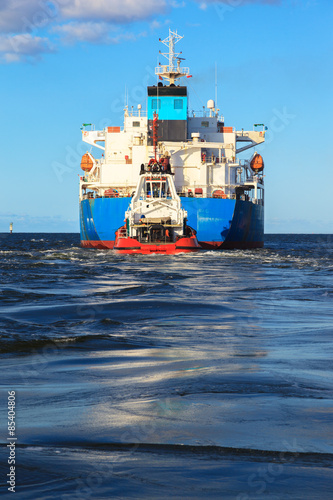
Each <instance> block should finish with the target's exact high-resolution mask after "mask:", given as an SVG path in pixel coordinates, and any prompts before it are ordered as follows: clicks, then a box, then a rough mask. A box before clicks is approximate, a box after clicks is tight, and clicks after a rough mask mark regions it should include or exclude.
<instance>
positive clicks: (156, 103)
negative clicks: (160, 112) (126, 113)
mask: <svg viewBox="0 0 333 500" xmlns="http://www.w3.org/2000/svg"><path fill="white" fill-rule="evenodd" d="M151 108H152V109H161V99H152V100H151Z"/></svg>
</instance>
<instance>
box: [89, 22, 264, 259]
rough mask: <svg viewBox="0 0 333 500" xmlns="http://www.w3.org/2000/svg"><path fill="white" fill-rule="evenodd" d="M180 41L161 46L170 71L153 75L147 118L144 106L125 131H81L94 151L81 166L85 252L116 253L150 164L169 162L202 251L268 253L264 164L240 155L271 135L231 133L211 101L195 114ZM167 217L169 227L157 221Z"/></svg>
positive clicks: (132, 113) (255, 156) (259, 129)
mask: <svg viewBox="0 0 333 500" xmlns="http://www.w3.org/2000/svg"><path fill="white" fill-rule="evenodd" d="M182 38H183V37H182V36H180V35H178V33H177V32H175V31H171V30H169V36H168V37H167V38H165V39H164V40H161V39H160V42H161V43H162V44H164V45H166V46H167V48H168V51H167V52H166V53H163V54H162V55H163V56H165V57H166V58H167V61H166V62H167V63H166V64H161V63H160V64H159V66H158V67H157V68H155V74H156V83H155V85H151V86H148V87H147V100H146V102H145V103H144V107H145V108H146V109H145V110H143V106H142V105H141V104H139V105H138V106H137V109H136V110H134V109H133V106H132V107H131V108H129V107H128V106H125V109H124V122H123V126H122V127H120V126H116V125H110V126H108V127H106V128H104V129H103V130H95V128H94V126H93V125H91V124H89V125H87V124H84V125H83V127H82V140H83V141H84V142H85V143H87V144H88V145H89V146H90V147H91V149H90V151H87V153H86V154H84V155H83V157H82V161H81V168H82V170H83V172H84V173H83V175H81V176H80V235H81V245H82V246H83V247H86V248H100V249H103V248H104V249H113V248H114V247H115V242H116V238H117V236H118V237H119V234H120V233H119V229H120V228H122V227H124V225H125V227H126V224H127V222H126V221H127V220H128V214H129V213H130V210H131V204H132V206H133V203H132V201H133V199H138V196H137V195H138V193H137V189H138V186H139V180H140V176H142V175H143V171H144V170H145V168H146V166H147V165H150V164H151V163H152V162H158V163H160V164H165V163H166V162H167V164H168V169H169V173H168V175H169V176H170V175H172V183H173V184H174V187H175V192H176V196H177V199H179V200H180V206H179V208H178V211H179V213H180V212H181V210H183V211H184V212H186V224H187V225H188V226H189V228H191V231H193V235H194V234H195V238H196V240H197V242H198V245H199V247H200V248H201V249H210V250H213V249H214V250H215V249H248V248H260V247H263V245H264V175H263V170H264V162H263V158H262V156H261V155H260V154H259V153H258V152H257V151H254V152H253V153H252V154H251V156H250V157H249V158H248V159H238V155H239V153H242V152H243V151H246V150H248V149H251V148H254V149H255V148H256V147H257V146H258V145H259V144H262V143H263V142H264V141H265V131H266V127H265V126H264V125H263V124H255V125H254V126H253V130H249V131H245V130H243V129H242V130H236V129H235V128H234V127H232V126H226V125H225V121H224V117H223V116H222V115H221V114H220V113H219V109H217V108H216V104H215V102H214V100H213V99H209V100H208V102H207V106H204V107H203V109H201V110H200V111H195V110H191V109H190V106H189V100H188V98H189V96H188V88H187V86H186V85H184V84H181V83H180V81H184V80H185V81H187V80H186V79H187V78H190V77H191V76H192V75H191V74H190V70H189V68H188V67H182V66H181V61H182V60H183V58H181V57H180V53H177V52H176V50H175V46H176V44H177V43H178V42H179V41H180V40H181V39H182ZM93 147H94V148H96V150H102V155H101V157H100V158H95V156H97V155H95V156H94V155H93V154H92V148H93ZM141 199H142V197H141ZM146 201H147V200H146ZM126 214H127V215H126ZM154 215H156V214H154V213H153V212H151V213H149V214H148V218H149V217H150V218H151V219H154V218H156V217H154ZM163 217H164V220H166V219H165V217H167V216H163V214H162V213H159V218H160V219H161V218H162V219H163ZM177 217H179V214H178V215H177ZM140 234H141V233H140ZM127 236H129V229H128V233H127ZM138 239H139V238H137V240H138ZM139 246H140V245H139ZM139 253H140V252H139Z"/></svg>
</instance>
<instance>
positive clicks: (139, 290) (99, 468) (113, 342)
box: [0, 233, 333, 500]
mask: <svg viewBox="0 0 333 500" xmlns="http://www.w3.org/2000/svg"><path fill="white" fill-rule="evenodd" d="M79 243H80V242H79V236H78V235H76V234H27V233H25V234H12V235H9V234H8V235H6V234H2V235H0V259H1V287H0V313H1V314H0V336H1V337H0V350H1V387H2V391H1V394H2V397H1V407H0V428H1V447H0V471H1V484H0V495H1V496H2V497H4V498H5V497H6V496H7V495H8V498H15V499H17V500H21V499H22V500H23V499H24V500H25V499H27V500H29V499H31V500H35V499H45V500H46V499H61V500H65V499H110V498H112V499H127V498H130V499H133V498H137V499H149V498H158V499H167V498H173V499H201V498H203V499H206V498H213V499H236V500H252V499H256V500H258V499H271V500H277V499H292V500H295V499H300V500H304V499H318V500H319V499H320V500H322V499H328V498H332V465H333V455H332V452H333V449H332V409H333V402H332V385H333V384H332V371H333V370H332V368H333V364H332V354H333V350H332V346H333V342H332V330H333V307H332V301H333V237H332V236H330V235H268V236H266V241H265V248H264V249H258V250H248V251H245V250H234V251H215V252H213V251H203V252H200V253H193V254H180V255H176V256H166V255H163V256H159V255H149V256H146V255H145V256H142V255H135V256H125V255H117V254H116V253H115V252H114V251H112V250H106V251H102V250H88V249H82V248H80V245H79ZM10 394H14V396H12V399H13V398H14V399H15V407H13V406H11V407H10V406H8V400H9V399H10ZM9 409H12V410H14V414H15V420H14V423H15V424H16V425H15V433H14V434H13V435H12V436H10V435H9V430H8V429H10V428H12V427H10V426H9V424H12V423H13V419H11V421H10V422H9V421H8V414H9V413H8V412H9ZM11 415H12V413H11ZM12 438H15V440H14V441H13V440H12ZM8 444H12V445H13V446H12V447H14V451H13V453H14V460H15V465H14V467H15V470H13V469H12V470H10V466H11V465H10V464H9V463H8V462H9V460H10V453H11V449H10V446H8ZM12 456H13V455H12ZM10 472H11V473H12V475H13V472H14V473H15V477H14V478H13V477H12V479H13V482H14V483H15V496H10V495H12V492H11V491H8V488H9V487H10V482H9V483H7V481H9V480H10V476H7V474H10Z"/></svg>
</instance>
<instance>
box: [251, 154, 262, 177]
mask: <svg viewBox="0 0 333 500" xmlns="http://www.w3.org/2000/svg"><path fill="white" fill-rule="evenodd" d="M250 166H251V168H252V170H253V171H254V172H261V171H262V170H264V160H263V157H262V156H261V155H259V154H258V153H256V154H255V155H254V157H253V158H252V160H251V163H250Z"/></svg>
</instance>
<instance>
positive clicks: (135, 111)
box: [127, 106, 148, 118]
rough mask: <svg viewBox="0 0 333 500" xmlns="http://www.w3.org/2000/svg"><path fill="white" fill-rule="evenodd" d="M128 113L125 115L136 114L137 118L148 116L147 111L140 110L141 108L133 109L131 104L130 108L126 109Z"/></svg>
mask: <svg viewBox="0 0 333 500" xmlns="http://www.w3.org/2000/svg"><path fill="white" fill-rule="evenodd" d="M127 113H128V115H127V116H137V117H138V118H141V117H143V118H146V116H148V113H147V111H142V109H140V110H138V109H133V106H132V108H131V109H129V110H127Z"/></svg>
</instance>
